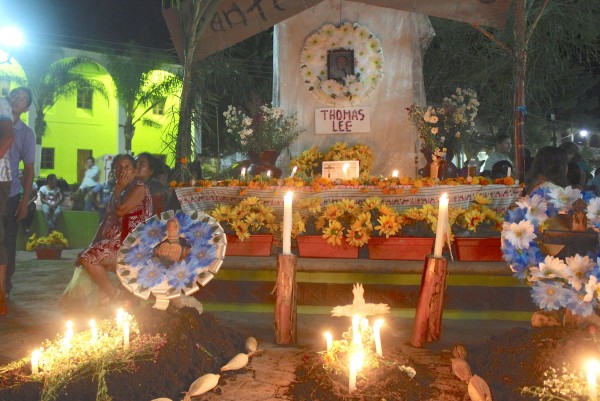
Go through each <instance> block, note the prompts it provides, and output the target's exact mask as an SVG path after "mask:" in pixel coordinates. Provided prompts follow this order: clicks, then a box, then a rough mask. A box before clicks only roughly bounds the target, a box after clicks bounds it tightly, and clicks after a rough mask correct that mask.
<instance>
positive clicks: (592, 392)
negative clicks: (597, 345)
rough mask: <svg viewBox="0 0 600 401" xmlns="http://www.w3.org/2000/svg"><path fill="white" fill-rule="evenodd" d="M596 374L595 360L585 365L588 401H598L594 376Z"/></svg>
mask: <svg viewBox="0 0 600 401" xmlns="http://www.w3.org/2000/svg"><path fill="white" fill-rule="evenodd" d="M597 374H598V361H597V360H595V359H592V360H590V361H589V362H588V363H587V381H588V394H589V396H590V401H598V390H597V389H596V385H597V383H596V375H597Z"/></svg>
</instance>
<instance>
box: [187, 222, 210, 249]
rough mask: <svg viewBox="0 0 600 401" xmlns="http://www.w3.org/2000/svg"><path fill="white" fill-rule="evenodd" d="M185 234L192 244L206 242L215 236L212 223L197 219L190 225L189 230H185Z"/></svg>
mask: <svg viewBox="0 0 600 401" xmlns="http://www.w3.org/2000/svg"><path fill="white" fill-rule="evenodd" d="M183 234H184V235H185V238H186V239H187V240H188V241H190V242H191V243H192V244H196V243H198V242H201V243H206V242H208V241H210V240H211V238H212V236H213V230H212V229H211V226H210V224H208V223H203V222H201V221H197V222H195V223H193V224H192V225H191V226H189V227H188V228H187V230H185V231H184V232H183Z"/></svg>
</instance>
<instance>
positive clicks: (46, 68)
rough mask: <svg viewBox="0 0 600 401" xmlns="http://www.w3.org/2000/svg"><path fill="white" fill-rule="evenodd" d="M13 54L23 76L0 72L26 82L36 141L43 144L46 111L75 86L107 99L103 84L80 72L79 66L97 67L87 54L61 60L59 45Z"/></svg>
mask: <svg viewBox="0 0 600 401" xmlns="http://www.w3.org/2000/svg"><path fill="white" fill-rule="evenodd" d="M12 55H13V56H14V58H15V59H16V60H17V61H18V62H19V64H20V65H21V68H22V69H23V72H24V73H25V77H22V76H18V75H14V74H11V73H0V77H2V78H6V79H9V80H11V81H14V82H16V83H17V84H19V85H27V86H28V87H29V89H31V92H32V96H33V99H31V100H32V104H33V107H34V110H35V122H34V131H35V133H36V144H37V145H41V144H42V138H43V136H44V134H45V133H46V129H47V123H46V113H47V112H48V110H49V109H50V108H52V106H54V105H55V104H56V102H57V101H59V100H61V99H65V98H67V97H69V96H72V95H73V94H75V93H77V91H78V90H91V91H92V92H97V93H99V94H101V95H102V96H103V97H104V98H105V99H107V100H108V96H107V93H106V88H105V87H104V85H103V84H102V83H100V82H98V81H96V80H93V79H90V78H87V77H86V76H84V75H83V74H82V73H81V72H80V71H81V68H82V67H91V68H95V69H99V67H98V65H97V64H96V63H95V62H94V61H92V60H91V59H89V58H87V57H75V58H69V59H66V60H63V58H64V53H63V51H62V49H60V48H59V47H56V46H43V47H42V46H33V45H31V46H27V48H26V49H23V50H18V51H15V52H13V54H12Z"/></svg>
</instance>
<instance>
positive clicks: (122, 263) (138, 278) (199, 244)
mask: <svg viewBox="0 0 600 401" xmlns="http://www.w3.org/2000/svg"><path fill="white" fill-rule="evenodd" d="M173 218H175V219H177V222H178V223H179V235H180V237H181V238H182V241H184V242H185V243H186V244H187V247H188V248H189V250H188V252H186V255H185V257H184V258H182V259H181V260H177V261H174V262H169V263H167V261H165V260H164V259H163V258H159V257H157V256H156V253H155V252H154V249H155V247H156V246H157V245H159V244H160V243H161V241H164V240H165V238H166V229H167V221H169V220H170V219H173ZM226 246H227V239H226V237H225V233H224V231H223V228H222V227H221V225H220V224H219V223H218V222H217V221H216V220H215V219H214V218H213V217H211V216H209V215H207V214H204V213H201V212H193V213H191V214H189V215H188V214H186V213H185V212H183V211H181V210H179V211H176V212H175V211H172V210H170V211H166V212H163V213H161V214H160V215H155V216H152V217H151V218H150V219H148V220H146V222H145V223H143V224H140V225H138V226H137V227H136V228H135V229H134V230H133V231H132V232H131V233H130V234H129V235H128V236H127V238H126V239H125V241H124V242H123V245H122V247H121V249H120V250H119V252H118V254H117V269H116V273H117V276H118V277H119V279H120V281H121V283H122V284H123V285H124V286H125V287H126V288H127V289H128V290H129V291H131V292H132V293H133V294H135V295H136V296H138V297H140V298H142V299H148V297H149V296H150V295H151V294H152V295H154V296H155V297H156V299H157V302H156V304H155V305H154V306H155V307H157V308H159V309H166V307H167V306H168V301H169V300H172V299H175V298H178V297H180V296H181V295H182V294H185V295H191V294H193V293H195V292H196V291H198V290H199V289H200V287H199V285H202V286H205V285H206V284H207V283H208V282H209V281H210V280H212V278H213V277H214V275H216V274H217V273H218V271H219V269H220V268H221V265H222V263H223V259H224V257H225V249H226Z"/></svg>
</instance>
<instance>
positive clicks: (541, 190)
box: [529, 187, 550, 199]
mask: <svg viewBox="0 0 600 401" xmlns="http://www.w3.org/2000/svg"><path fill="white" fill-rule="evenodd" d="M549 194H550V188H546V187H538V188H537V189H534V190H533V191H531V193H530V194H529V196H531V197H533V196H534V195H539V196H541V197H543V198H546V199H549V196H548V195H549Z"/></svg>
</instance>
